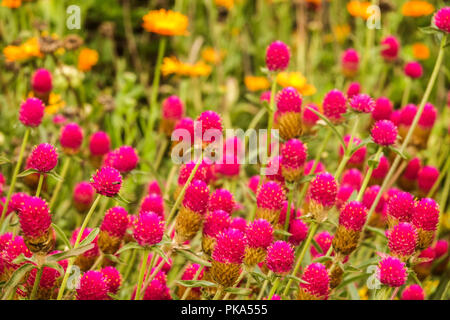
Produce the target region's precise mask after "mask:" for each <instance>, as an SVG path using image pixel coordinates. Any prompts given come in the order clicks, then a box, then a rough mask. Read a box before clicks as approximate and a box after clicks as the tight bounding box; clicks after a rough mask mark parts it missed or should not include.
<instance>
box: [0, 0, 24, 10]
mask: <svg viewBox="0 0 450 320" xmlns="http://www.w3.org/2000/svg"><path fill="white" fill-rule="evenodd" d="M21 5H22V0H2V7H7V8H11V9H15V8H19V7H20V6H21Z"/></svg>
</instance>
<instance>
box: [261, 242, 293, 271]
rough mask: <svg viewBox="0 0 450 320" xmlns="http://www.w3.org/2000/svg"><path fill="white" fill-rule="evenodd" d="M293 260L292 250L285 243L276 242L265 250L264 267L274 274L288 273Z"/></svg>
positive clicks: (290, 246)
mask: <svg viewBox="0 0 450 320" xmlns="http://www.w3.org/2000/svg"><path fill="white" fill-rule="evenodd" d="M294 259H295V257H294V248H293V247H292V245H291V244H289V243H287V242H285V241H276V242H274V243H273V244H272V245H271V246H270V247H269V248H268V249H267V257H266V265H267V268H269V270H271V271H272V272H273V273H275V274H279V275H283V274H287V273H289V272H290V271H291V269H292V266H293V264H294Z"/></svg>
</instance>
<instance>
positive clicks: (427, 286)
mask: <svg viewBox="0 0 450 320" xmlns="http://www.w3.org/2000/svg"><path fill="white" fill-rule="evenodd" d="M422 285H423V290H424V291H425V295H426V296H429V295H431V294H432V293H433V292H434V291H435V290H436V288H437V287H438V285H439V280H431V279H427V280H425V281H424V282H422Z"/></svg>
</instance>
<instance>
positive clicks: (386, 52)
mask: <svg viewBox="0 0 450 320" xmlns="http://www.w3.org/2000/svg"><path fill="white" fill-rule="evenodd" d="M381 48H382V50H381V56H382V57H383V58H384V60H385V61H388V62H391V61H395V60H397V57H398V53H399V51H400V42H399V41H398V39H397V38H396V37H394V36H387V37H385V38H383V39H382V40H381Z"/></svg>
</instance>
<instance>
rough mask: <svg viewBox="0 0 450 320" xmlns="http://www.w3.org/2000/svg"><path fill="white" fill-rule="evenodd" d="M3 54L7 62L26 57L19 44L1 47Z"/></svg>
mask: <svg viewBox="0 0 450 320" xmlns="http://www.w3.org/2000/svg"><path fill="white" fill-rule="evenodd" d="M3 54H4V55H5V58H6V60H7V61H9V62H14V61H21V60H24V59H26V56H25V52H23V50H22V49H21V48H20V47H19V46H7V47H5V48H4V49H3Z"/></svg>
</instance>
